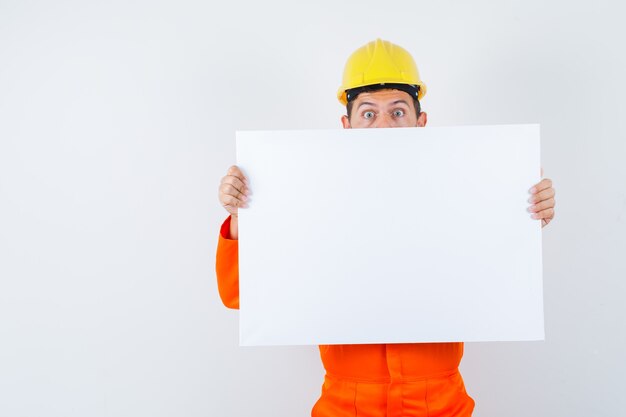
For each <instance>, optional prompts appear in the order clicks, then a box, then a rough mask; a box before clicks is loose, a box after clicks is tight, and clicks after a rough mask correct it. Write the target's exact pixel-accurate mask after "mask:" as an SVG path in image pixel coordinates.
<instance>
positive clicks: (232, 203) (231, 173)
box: [219, 165, 250, 217]
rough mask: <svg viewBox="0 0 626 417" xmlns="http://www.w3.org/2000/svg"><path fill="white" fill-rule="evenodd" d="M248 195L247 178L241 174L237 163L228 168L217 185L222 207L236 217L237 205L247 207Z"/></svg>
mask: <svg viewBox="0 0 626 417" xmlns="http://www.w3.org/2000/svg"><path fill="white" fill-rule="evenodd" d="M249 195H250V189H249V188H248V179H247V178H246V177H245V176H244V175H243V172H241V170H240V169H239V167H237V165H233V166H231V167H230V168H228V172H227V173H226V175H225V176H224V177H222V181H221V182H220V187H219V198H220V203H221V204H222V207H224V208H225V209H226V211H227V212H229V213H230V214H232V215H233V217H236V216H237V209H238V208H239V207H248V204H247V203H246V201H247V200H248V198H249V197H248V196H249Z"/></svg>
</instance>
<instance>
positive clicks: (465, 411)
mask: <svg viewBox="0 0 626 417" xmlns="http://www.w3.org/2000/svg"><path fill="white" fill-rule="evenodd" d="M229 229H230V216H229V217H228V218H227V219H226V220H225V221H224V223H223V224H222V227H221V229H220V236H219V241H218V245H217V259H216V272H217V284H218V289H219V293H220V297H221V298H222V302H223V303H224V305H225V306H226V307H229V308H239V263H238V243H237V240H232V239H228V236H229ZM319 349H320V355H321V357H322V362H323V364H324V369H325V370H326V376H325V378H324V385H323V386H322V395H321V397H320V399H319V400H318V401H317V403H316V404H315V406H314V407H313V411H312V412H311V416H312V417H355V416H359V417H418V416H431V417H436V416H441V417H443V416H446V417H453V416H454V417H468V416H471V414H472V410H473V409H474V400H472V398H470V397H469V396H468V395H467V393H466V392H465V386H464V384H463V379H462V378H461V374H460V373H459V371H458V366H459V363H460V362H461V357H462V356H463V343H406V344H369V345H320V346H319Z"/></svg>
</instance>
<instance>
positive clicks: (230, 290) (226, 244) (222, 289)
mask: <svg viewBox="0 0 626 417" xmlns="http://www.w3.org/2000/svg"><path fill="white" fill-rule="evenodd" d="M230 220H231V216H228V218H227V219H226V220H224V223H222V227H221V228H220V235H219V240H218V242H217V254H216V259H215V273H216V275H217V288H218V291H219V294H220V298H221V299H222V303H224V305H225V306H226V307H228V308H236V309H238V308H239V244H238V241H237V240H234V239H229V236H230V233H229V232H230Z"/></svg>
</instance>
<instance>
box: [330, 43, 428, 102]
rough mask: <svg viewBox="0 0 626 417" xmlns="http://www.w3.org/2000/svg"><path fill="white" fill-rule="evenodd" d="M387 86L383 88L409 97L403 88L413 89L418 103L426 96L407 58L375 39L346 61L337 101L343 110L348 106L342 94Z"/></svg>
mask: <svg viewBox="0 0 626 417" xmlns="http://www.w3.org/2000/svg"><path fill="white" fill-rule="evenodd" d="M387 84H392V86H387V88H398V89H401V90H405V91H407V92H408V93H409V94H411V93H410V92H409V91H408V89H405V87H410V86H414V88H415V89H416V90H417V99H418V100H420V99H421V98H422V97H424V95H425V94H426V84H424V83H423V82H422V80H421V79H420V74H419V72H418V70H417V65H415V61H413V57H412V56H411V54H409V53H408V52H407V51H406V49H404V48H402V47H401V46H398V45H395V44H393V43H391V42H389V41H383V40H381V39H376V40H375V41H372V42H369V43H368V44H366V45H363V46H362V47H360V48H359V49H357V50H356V51H354V52H353V53H352V55H350V58H348V61H347V62H346V67H345V68H344V70H343V84H342V85H341V87H339V90H338V91H337V98H338V99H339V101H340V102H341V104H343V105H344V106H345V105H346V104H347V103H348V97H347V95H346V90H351V89H353V88H358V87H365V86H372V85H387ZM383 88H384V87H383Z"/></svg>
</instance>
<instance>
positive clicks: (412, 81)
mask: <svg viewBox="0 0 626 417" xmlns="http://www.w3.org/2000/svg"><path fill="white" fill-rule="evenodd" d="M424 94H426V86H425V85H424V83H423V82H422V80H421V79H420V76H419V73H418V70H417V67H416V65H415V62H414V61H413V58H412V57H411V55H409V53H408V52H407V51H406V50H404V49H403V48H401V47H399V46H398V45H394V44H392V43H390V42H387V41H382V40H380V39H377V40H376V41H373V42H370V43H368V44H366V45H365V46H363V47H361V48H359V49H358V50H356V51H355V52H354V53H353V54H352V55H351V56H350V58H349V59H348V61H347V63H346V67H345V70H344V75H343V85H342V86H341V88H340V89H339V92H338V98H339V101H340V102H341V103H342V104H344V105H346V106H347V114H346V115H345V116H342V117H341V122H342V124H343V127H344V128H346V129H350V128H379V127H423V126H425V125H426V121H427V116H426V113H425V112H423V111H421V108H420V103H419V100H421V99H422V97H424ZM248 185H249V182H248V180H247V178H245V176H244V175H243V173H242V172H241V170H239V168H238V167H237V166H232V167H230V168H229V169H228V172H227V174H226V176H224V177H223V178H222V181H221V184H220V187H219V200H220V202H221V204H222V206H223V207H224V208H225V209H226V210H227V211H228V212H229V213H230V216H229V217H228V218H227V219H226V220H225V221H224V223H223V224H222V226H221V230H220V235H219V242H218V247H217V260H216V272H217V283H218V288H219V293H220V296H221V298H222V301H223V303H224V305H226V307H229V308H239V270H238V253H237V237H238V229H237V209H238V208H239V207H242V208H244V207H247V203H246V201H247V200H248V195H249V192H250V189H249V188H248ZM289 191H290V190H285V195H286V196H288V195H289ZM530 195H531V196H530V198H529V200H528V201H529V203H531V206H530V207H529V208H528V210H529V211H530V212H531V213H532V214H529V215H531V216H532V217H533V218H534V219H540V220H541V222H542V226H545V225H547V224H548V223H549V222H550V221H551V220H552V218H553V217H554V204H555V201H554V189H553V188H552V181H550V180H549V179H543V180H542V181H540V182H539V183H537V184H535V185H534V186H533V187H532V188H531V189H530ZM424 197H425V199H426V200H427V199H428V196H424ZM520 210H523V208H522V207H520ZM485 215H488V213H485ZM338 227H341V223H339V224H338ZM285 239H289V236H285ZM319 350H320V354H321V358H322V362H323V364H324V368H325V370H326V376H325V380H324V384H323V386H322V395H321V397H320V399H319V400H318V401H317V403H316V404H315V406H314V407H313V410H312V412H311V415H312V417H348V416H361V417H417V416H431V417H438V416H441V417H443V416H446V417H453V416H455V417H461V416H463V417H468V416H471V414H472V410H473V409H474V401H473V400H472V398H471V397H469V396H468V395H467V393H466V391H465V387H464V384H463V379H462V378H461V375H460V374H459V371H458V367H459V364H460V361H461V357H462V356H463V343H461V342H456V343H406V344H369V345H322V346H319Z"/></svg>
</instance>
